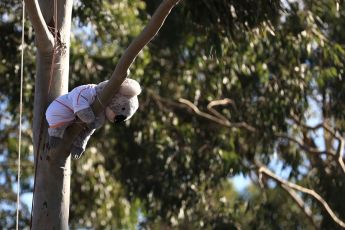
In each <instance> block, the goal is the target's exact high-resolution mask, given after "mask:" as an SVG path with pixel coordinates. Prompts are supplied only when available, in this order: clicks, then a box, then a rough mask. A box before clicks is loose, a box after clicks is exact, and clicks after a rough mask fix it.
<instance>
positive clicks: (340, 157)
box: [337, 135, 345, 174]
mask: <svg viewBox="0 0 345 230" xmlns="http://www.w3.org/2000/svg"><path fill="white" fill-rule="evenodd" d="M339 136H340V135H339ZM338 140H339V146H338V150H337V156H338V164H339V165H340V167H341V169H342V171H343V173H344V174H345V164H344V160H343V157H344V156H343V155H344V147H345V146H344V145H345V141H344V138H342V137H339V139H338Z"/></svg>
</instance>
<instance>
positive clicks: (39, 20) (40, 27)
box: [24, 0, 54, 52]
mask: <svg viewBox="0 0 345 230" xmlns="http://www.w3.org/2000/svg"><path fill="white" fill-rule="evenodd" d="M24 2H25V5H26V10H27V12H28V15H29V18H30V21H31V24H32V27H33V28H34V30H35V34H36V46H37V49H38V50H39V51H40V52H51V51H52V50H53V47H54V37H53V35H52V34H51V33H50V32H49V29H48V26H47V24H46V22H45V20H44V18H43V15H42V12H41V9H40V6H39V3H38V1H37V0H24Z"/></svg>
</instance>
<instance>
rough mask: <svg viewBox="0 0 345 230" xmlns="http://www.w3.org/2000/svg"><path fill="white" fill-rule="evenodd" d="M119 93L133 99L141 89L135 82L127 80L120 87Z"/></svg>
mask: <svg viewBox="0 0 345 230" xmlns="http://www.w3.org/2000/svg"><path fill="white" fill-rule="evenodd" d="M119 93H120V94H122V95H124V96H126V97H135V96H137V95H139V94H140V93H141V87H140V85H139V83H138V82H137V81H136V80H133V79H130V78H127V79H126V80H125V81H124V82H123V83H122V85H121V86H120V89H119Z"/></svg>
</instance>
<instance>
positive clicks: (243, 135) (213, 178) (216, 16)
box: [0, 0, 345, 229]
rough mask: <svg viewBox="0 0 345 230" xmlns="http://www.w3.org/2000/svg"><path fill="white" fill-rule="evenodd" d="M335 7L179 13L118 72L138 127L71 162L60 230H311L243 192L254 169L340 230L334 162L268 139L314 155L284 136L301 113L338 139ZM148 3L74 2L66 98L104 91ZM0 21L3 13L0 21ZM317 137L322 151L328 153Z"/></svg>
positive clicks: (242, 5) (7, 23)
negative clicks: (91, 87)
mask: <svg viewBox="0 0 345 230" xmlns="http://www.w3.org/2000/svg"><path fill="white" fill-rule="evenodd" d="M335 2H336V1H333V0H332V1H331V0H322V1H317V2H316V1H307V0H305V1H303V4H299V3H288V2H287V3H284V4H281V2H280V1H276V0H260V1H251V0H246V1H235V0H212V1H211V0H200V1H199V0H198V1H183V2H181V3H180V5H179V6H177V7H176V9H174V10H173V12H172V14H171V15H170V16H169V17H168V19H167V21H166V23H165V25H164V26H163V28H162V30H161V32H160V33H159V34H158V36H157V37H156V38H155V39H154V40H153V41H152V42H151V43H150V44H149V45H148V47H146V48H145V49H144V50H143V51H142V52H141V53H140V55H139V57H138V59H137V60H136V61H135V63H134V64H133V66H132V67H131V69H130V70H131V77H132V78H135V79H137V80H139V81H140V83H141V85H142V87H143V93H142V94H141V95H140V104H141V105H140V108H139V111H138V113H137V114H136V115H135V116H134V117H133V118H132V119H131V120H130V121H128V122H127V123H126V124H122V125H118V126H116V127H112V126H111V125H110V124H106V125H105V127H103V128H102V129H100V130H99V131H97V132H96V134H95V135H94V136H93V138H92V139H91V141H90V144H89V149H88V150H87V152H86V153H85V156H84V157H83V159H82V160H80V161H75V162H73V167H72V168H73V174H72V195H71V210H70V225H71V227H72V228H79V227H90V228H95V229H106V228H110V226H111V227H113V228H116V229H135V228H142V229H162V228H164V227H167V228H168V227H172V228H173V229H295V228H298V229H313V224H312V223H311V222H309V221H308V220H307V219H306V216H305V214H304V213H303V211H301V209H299V208H298V206H297V205H296V203H294V201H293V200H292V199H287V197H288V195H287V193H286V192H285V191H283V190H282V188H280V187H279V186H278V185H277V184H274V183H273V184H272V183H267V187H266V188H264V189H261V188H260V187H259V186H258V185H257V183H258V179H257V177H258V175H257V172H256V170H255V169H256V168H255V166H254V163H255V161H258V160H259V161H261V162H262V163H265V164H267V165H269V164H273V163H272V162H275V161H276V160H274V159H278V161H279V162H280V163H282V168H283V169H284V171H288V173H286V174H287V175H286V176H285V177H286V179H288V180H290V181H293V182H295V183H298V184H301V185H303V186H306V187H308V188H312V189H315V191H317V192H318V193H320V195H322V196H323V197H324V198H325V200H326V201H327V202H328V203H329V205H330V206H331V208H332V209H334V211H335V212H336V214H337V215H339V217H341V218H343V219H344V218H345V216H344V213H345V212H344V210H345V206H344V205H345V200H344V198H343V197H341V196H339V195H337V194H341V193H342V192H344V189H345V184H344V179H343V178H344V176H343V174H342V172H341V171H340V170H339V166H338V165H337V164H336V162H335V161H334V160H332V159H328V158H325V157H320V156H319V155H316V154H314V155H311V154H309V153H308V151H307V150H306V149H303V148H300V147H299V146H298V145H296V144H295V143H292V142H290V141H288V140H285V139H284V140H283V139H282V138H281V137H279V135H277V134H284V135H289V136H291V137H294V138H296V139H298V140H301V141H302V142H303V144H306V145H307V144H308V146H309V147H313V148H317V147H320V141H319V140H317V139H316V138H315V134H314V133H313V132H307V131H305V130H303V129H302V128H301V127H300V126H298V125H296V124H294V122H292V118H295V117H297V118H298V119H299V120H300V121H301V122H304V121H310V119H311V116H310V115H309V114H310V113H312V112H313V111H315V110H316V111H321V112H318V113H321V114H319V117H320V118H319V119H320V121H323V120H325V121H327V122H330V125H331V126H333V127H336V128H337V129H338V130H339V131H343V130H344V127H345V122H344V113H343V110H344V107H345V104H344V103H343V101H344V100H343V99H344V98H345V94H344V93H343V92H344V89H345V85H344V80H343V77H344V76H343V75H344V64H343V63H344V52H345V50H344V38H345V37H344V36H345V34H344V33H343V31H342V28H343V26H342V25H343V23H344V21H345V20H344V17H345V10H344V8H343V7H340V10H339V12H337V11H336V9H335ZM159 3H160V1H158V0H146V1H135V0H125V1H90V0H87V1H79V2H77V3H76V4H75V6H74V11H73V31H72V32H73V36H72V44H71V59H70V62H71V64H70V88H73V87H75V86H77V85H79V84H84V83H98V82H100V81H103V80H106V79H108V78H109V76H110V75H111V73H112V71H113V70H114V68H115V66H116V63H117V61H118V60H119V58H120V57H121V55H122V54H123V52H124V50H125V49H126V48H127V46H128V44H129V43H130V42H131V40H132V39H133V38H135V36H136V35H137V34H138V33H139V32H140V31H141V30H142V28H143V27H144V26H145V25H146V23H147V21H148V19H149V17H150V15H151V14H152V13H153V11H154V9H156V8H157V6H158V4H159ZM0 4H3V5H4V6H6V7H1V8H0V15H2V17H1V18H0V28H1V30H0V37H1V38H4V41H5V42H2V43H0V49H1V52H0V74H1V75H2V76H3V77H2V78H1V79H0V86H1V92H0V108H1V111H2V113H1V117H0V119H1V125H0V130H1V134H0V167H1V170H0V188H4V189H6V190H4V191H11V192H10V193H9V195H8V196H6V197H1V203H0V217H2V216H5V215H7V216H9V217H13V218H14V215H15V214H14V212H13V208H14V192H13V185H14V183H15V173H16V171H15V161H16V157H17V154H16V146H17V144H18V143H17V138H16V130H15V128H16V126H17V123H18V117H17V116H18V113H17V110H18V98H19V85H18V84H19V81H17V80H13V78H14V77H15V76H18V71H19V69H18V64H14V63H19V60H20V53H19V49H18V47H19V45H20V32H21V31H20V29H19V28H20V23H19V21H20V7H19V5H18V4H17V3H13V2H10V1H4V2H3V3H0ZM9 7H11V8H13V9H15V10H14V11H13V12H12V13H8V12H7V11H5V9H7V8H9ZM26 27H27V31H29V32H28V33H26V34H27V35H26V38H25V39H26V43H27V44H30V45H28V46H26V50H25V51H26V52H25V76H26V78H25V91H24V95H25V97H24V98H25V104H24V106H25V117H24V120H25V124H26V126H25V128H26V133H25V138H24V143H23V148H24V152H25V154H24V160H25V162H26V163H25V164H24V165H25V167H24V166H23V168H24V172H23V178H24V180H23V185H22V187H23V188H24V190H23V193H24V192H27V191H31V190H32V184H31V183H30V178H32V175H33V169H32V166H31V165H30V163H31V164H32V147H31V143H30V136H31V135H32V134H31V133H30V126H29V121H31V120H32V104H31V102H32V101H33V88H34V85H33V84H34V83H33V77H34V71H35V70H34V69H35V68H34V51H35V50H34V48H33V47H34V46H33V36H32V33H31V32H30V30H28V28H30V26H29V24H27V25H26ZM14 51H16V52H14ZM180 98H185V99H188V100H190V101H192V102H193V103H194V104H195V105H196V106H198V108H199V109H200V110H202V111H207V105H208V103H209V102H211V101H213V100H218V99H223V98H230V99H231V100H232V101H233V102H234V103H233V104H229V105H224V106H218V107H215V108H216V109H217V111H218V112H219V113H221V114H222V115H223V116H225V117H226V118H227V119H228V120H229V121H231V122H233V123H241V122H242V123H243V122H244V123H246V124H248V125H250V126H251V127H253V128H254V129H255V130H256V132H252V131H250V130H246V129H241V128H228V127H225V126H221V125H219V124H216V123H214V122H211V121H209V120H207V119H204V118H201V117H200V116H197V115H196V114H195V113H193V112H192V111H191V110H190V109H188V108H187V107H186V106H183V105H182V104H181V103H179V102H178V99H180ZM208 112H209V111H208ZM322 135H323V136H322V137H321V138H322V139H323V141H324V142H325V148H327V150H328V151H335V150H336V148H335V147H334V146H335V145H334V144H332V143H331V144H330V141H329V137H327V135H326V134H322ZM315 140H316V142H315ZM331 142H332V141H331ZM30 156H31V157H30ZM270 166H272V165H270ZM275 167H276V169H278V166H275ZM235 175H246V176H250V177H251V178H252V180H253V182H254V183H253V184H252V185H251V186H250V187H249V188H248V189H247V190H246V192H241V193H240V192H238V191H236V190H235V189H234V187H233V185H232V184H231V182H230V181H229V179H230V178H232V177H233V176H235ZM3 178H4V179H3ZM266 179H267V178H266ZM263 182H266V181H263ZM302 198H303V199H304V200H305V202H306V204H307V205H308V206H310V208H311V209H312V211H313V214H314V215H315V216H316V217H318V218H315V221H316V224H319V225H320V226H321V228H322V229H337V226H336V225H335V224H334V222H333V221H332V220H331V219H330V218H329V216H328V214H327V213H325V211H324V210H323V209H322V208H321V207H320V205H319V204H318V203H316V202H315V201H314V200H312V199H310V198H308V197H307V196H302ZM3 202H5V203H6V205H7V206H6V205H2V203H3ZM4 207H10V208H9V209H8V210H5V208H4ZM23 215H24V216H23V223H21V225H25V224H27V222H28V216H29V215H28V213H27V212H23ZM13 218H12V219H11V218H7V219H6V218H5V219H3V218H0V220H1V221H2V222H0V225H1V226H9V228H10V227H11V226H13ZM139 222H140V223H139Z"/></svg>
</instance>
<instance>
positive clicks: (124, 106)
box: [96, 78, 141, 123]
mask: <svg viewBox="0 0 345 230" xmlns="http://www.w3.org/2000/svg"><path fill="white" fill-rule="evenodd" d="M105 84H106V82H102V83H100V84H99V85H98V86H101V87H98V86H97V87H96V91H97V93H99V92H100V91H101V90H102V89H103V87H104V86H105ZM140 93H141V88H140V85H139V83H138V82H137V81H136V80H133V79H130V78H127V79H126V80H125V81H124V82H123V83H122V85H121V86H120V89H119V91H118V93H116V94H115V95H114V97H113V98H112V99H111V102H110V103H109V105H108V106H107V108H106V116H107V118H108V120H110V121H112V122H115V123H119V122H121V121H126V120H128V119H130V118H131V117H132V116H133V114H134V113H135V112H136V111H137V109H138V107H139V101H138V95H139V94H140Z"/></svg>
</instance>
